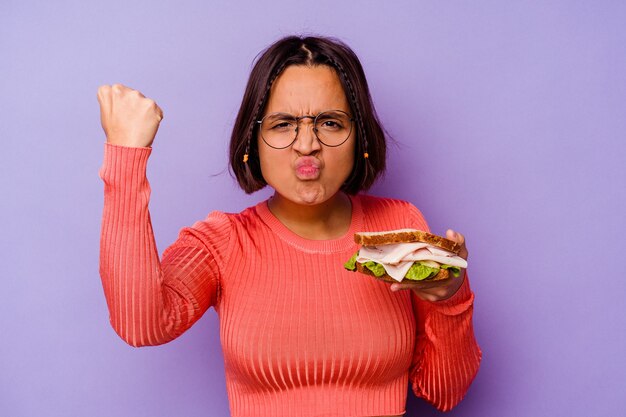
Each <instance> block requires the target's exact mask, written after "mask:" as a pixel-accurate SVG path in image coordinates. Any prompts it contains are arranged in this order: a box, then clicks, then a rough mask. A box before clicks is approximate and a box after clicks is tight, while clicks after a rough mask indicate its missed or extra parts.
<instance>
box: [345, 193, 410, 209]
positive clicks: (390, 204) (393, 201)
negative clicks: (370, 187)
mask: <svg viewBox="0 0 626 417" xmlns="http://www.w3.org/2000/svg"><path fill="white" fill-rule="evenodd" d="M357 198H359V200H360V202H361V205H362V207H363V210H367V211H369V210H385V211H405V210H413V209H417V208H416V207H415V206H414V205H413V204H412V203H410V202H408V201H406V200H401V199H398V198H390V197H381V196H375V195H371V194H358V195H357Z"/></svg>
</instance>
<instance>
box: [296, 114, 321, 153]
mask: <svg viewBox="0 0 626 417" xmlns="http://www.w3.org/2000/svg"><path fill="white" fill-rule="evenodd" d="M321 147H322V146H321V144H320V142H319V140H317V136H316V135H315V127H314V125H313V121H312V120H300V123H298V128H297V129H296V141H295V142H294V143H293V149H294V150H296V151H297V152H298V153H300V154H303V155H309V154H311V153H313V152H316V151H319V150H320V149H321Z"/></svg>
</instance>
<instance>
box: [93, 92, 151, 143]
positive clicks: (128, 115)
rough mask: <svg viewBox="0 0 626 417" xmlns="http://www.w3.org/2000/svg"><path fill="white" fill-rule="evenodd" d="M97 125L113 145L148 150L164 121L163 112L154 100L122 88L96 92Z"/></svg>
mask: <svg viewBox="0 0 626 417" xmlns="http://www.w3.org/2000/svg"><path fill="white" fill-rule="evenodd" d="M98 103H100V121H101V122H102V129H104V133H105V134H106V137H107V142H108V143H111V144H113V145H121V146H132V147H149V146H151V145H152V142H153V141H154V136H155V135H156V132H157V130H158V129H159V123H161V120H162V119H163V111H162V110H161V108H160V107H159V106H158V105H157V104H156V102H155V101H154V100H151V99H149V98H147V97H145V96H144V95H143V94H141V93H140V92H139V91H137V90H133V89H132V88H128V87H126V86H123V85H121V84H113V85H102V86H100V87H99V88H98Z"/></svg>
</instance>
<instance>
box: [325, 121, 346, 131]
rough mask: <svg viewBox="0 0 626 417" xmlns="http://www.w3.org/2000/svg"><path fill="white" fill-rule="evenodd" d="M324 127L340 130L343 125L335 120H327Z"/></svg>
mask: <svg viewBox="0 0 626 417" xmlns="http://www.w3.org/2000/svg"><path fill="white" fill-rule="evenodd" d="M322 127H325V128H331V129H338V128H341V124H339V123H337V122H336V121H334V120H325V121H324V122H322Z"/></svg>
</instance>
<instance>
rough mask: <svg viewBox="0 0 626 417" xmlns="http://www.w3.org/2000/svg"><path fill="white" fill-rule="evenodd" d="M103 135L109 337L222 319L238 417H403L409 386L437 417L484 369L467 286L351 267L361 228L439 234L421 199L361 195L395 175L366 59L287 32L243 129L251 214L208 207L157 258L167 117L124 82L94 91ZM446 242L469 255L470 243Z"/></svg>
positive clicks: (167, 332) (256, 77)
mask: <svg viewBox="0 0 626 417" xmlns="http://www.w3.org/2000/svg"><path fill="white" fill-rule="evenodd" d="M98 100H99V102H100V108H101V118H102V126H103V128H104V131H105V133H106V136H107V142H106V144H105V151H104V163H103V165H102V168H101V170H100V176H101V178H102V179H103V180H104V184H105V199H104V214H103V223H102V240H101V256H100V274H101V277H102V283H103V287H104V293H105V296H106V299H107V303H108V307H109V311H110V319H111V324H112V326H113V328H114V329H115V331H116V332H117V333H118V334H119V335H120V337H121V338H122V339H124V340H125V341H126V342H127V343H129V344H130V345H132V346H145V345H158V344H162V343H166V342H168V341H171V340H172V339H174V338H176V337H178V336H179V335H181V334H182V333H183V332H184V331H185V330H187V329H188V328H189V327H190V326H191V325H192V324H193V323H194V322H196V321H197V320H198V319H199V318H200V317H201V316H202V314H203V313H204V312H205V311H206V310H207V309H208V308H209V307H214V308H215V310H216V311H217V313H218V315H219V318H220V338H221V343H222V347H223V352H224V360H225V370H226V384H227V390H228V396H229V401H230V409H231V413H232V415H233V416H270V415H271V416H283V415H284V416H316V415H324V416H390V415H393V416H396V415H401V414H403V413H404V412H405V405H406V395H407V385H408V384H409V383H410V384H411V386H412V389H413V391H414V393H415V394H416V395H418V396H421V397H423V398H424V399H426V400H427V401H429V402H430V403H432V404H433V405H435V406H436V407H437V408H439V409H441V410H449V409H451V408H452V407H454V406H455V405H456V404H457V403H458V402H459V401H460V400H461V399H462V397H463V396H464V395H465V393H466V392H467V389H468V387H469V385H470V383H471V381H472V379H473V378H474V376H475V374H476V372H477V370H478V366H479V363H480V358H481V352H480V349H479V348H478V345H477V344H476V341H475V339H474V334H473V329H472V305H473V293H472V292H471V290H470V288H469V282H468V278H467V274H465V271H462V273H461V276H459V277H458V278H451V279H447V280H443V281H435V282H414V283H404V282H403V283H394V284H392V285H389V284H387V283H385V282H382V281H379V280H376V279H373V278H371V277H367V276H364V275H360V274H355V273H351V272H348V271H346V270H345V269H344V268H343V263H344V262H345V261H346V260H347V259H349V258H350V257H351V256H352V254H353V253H354V252H355V251H356V250H357V245H356V244H355V243H354V240H353V235H354V233H355V232H359V231H379V230H391V229H400V228H416V229H421V230H426V231H428V225H427V224H426V221H425V220H424V218H423V217H422V214H421V213H420V211H419V210H418V209H417V208H415V207H414V206H413V205H411V204H410V203H407V202H404V201H400V200H392V199H386V198H379V197H373V196H368V195H365V194H362V193H361V192H362V191H366V190H367V189H368V188H369V187H370V186H371V185H372V183H373V182H374V181H375V179H376V178H377V176H378V175H379V174H380V173H381V172H382V171H383V170H384V167H385V137H384V134H383V129H382V128H381V126H380V124H379V122H378V119H377V117H376V114H375V111H374V108H373V105H372V102H371V99H370V95H369V89H368V86H367V81H366V79H365V75H364V72H363V69H362V67H361V64H360V62H359V60H358V58H357V57H356V55H355V54H354V53H353V52H352V50H351V49H350V48H349V47H348V46H346V45H345V44H343V43H342V42H341V41H338V40H336V39H330V38H322V37H306V38H300V37H296V36H290V37H286V38H283V39H281V40H279V41H278V42H276V43H274V44H273V45H271V46H270V47H269V48H267V49H266V50H265V51H264V53H263V54H262V55H261V56H260V58H259V59H258V60H257V62H256V64H255V66H254V68H253V70H252V72H251V74H250V79H249V82H248V85H247V88H246V91H245V94H244V98H243V102H242V104H241V108H240V111H239V114H238V116H237V120H236V121H235V125H234V128H233V133H232V137H231V146H230V163H231V168H232V170H233V172H234V173H235V176H236V177H237V180H238V182H239V184H240V186H241V187H242V189H243V190H244V191H246V192H247V193H252V192H254V191H256V190H258V189H261V188H263V187H265V186H268V185H269V186H270V187H272V188H273V189H274V195H273V196H272V197H271V198H270V199H268V200H267V201H262V202H260V203H259V204H257V205H255V206H253V207H249V208H247V209H245V210H243V211H242V212H240V213H224V212H220V211H213V212H211V213H210V214H209V215H208V216H207V217H206V218H205V219H203V220H201V221H197V222H196V223H195V224H193V225H192V226H191V227H185V228H183V229H182V230H181V231H180V234H179V236H178V239H177V240H176V241H175V242H174V243H173V244H172V245H171V246H169V247H168V248H167V249H166V250H165V251H164V253H163V257H162V259H159V255H158V252H157V248H156V246H155V243H154V236H153V233H152V226H151V223H150V215H149V211H148V203H149V197H150V186H149V183H148V180H147V178H146V164H147V161H148V157H149V155H150V153H151V152H152V148H151V145H152V142H153V140H154V137H155V135H156V132H157V129H158V126H159V123H160V121H161V119H162V117H163V114H162V112H161V109H160V108H159V107H158V106H157V105H156V103H155V102H154V101H152V100H150V99H148V98H146V97H144V96H143V95H142V94H141V93H139V92H138V91H135V90H132V89H130V88H127V87H124V86H122V85H119V84H116V85H113V86H101V87H100V88H99V90H98ZM447 237H448V238H449V239H452V240H455V241H457V242H458V243H460V244H461V245H462V251H461V253H460V256H462V257H464V258H467V250H466V248H465V240H464V237H463V235H461V234H460V233H456V232H454V231H452V230H448V231H447Z"/></svg>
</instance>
